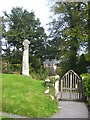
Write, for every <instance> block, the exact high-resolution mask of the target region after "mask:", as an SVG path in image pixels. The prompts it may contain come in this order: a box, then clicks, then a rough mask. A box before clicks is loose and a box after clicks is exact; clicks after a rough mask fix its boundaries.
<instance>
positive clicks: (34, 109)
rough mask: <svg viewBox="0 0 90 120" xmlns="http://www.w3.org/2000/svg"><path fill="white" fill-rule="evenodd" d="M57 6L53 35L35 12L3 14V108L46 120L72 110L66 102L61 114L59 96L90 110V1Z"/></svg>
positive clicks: (18, 10) (0, 23) (17, 9)
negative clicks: (44, 26) (46, 29)
mask: <svg viewBox="0 0 90 120" xmlns="http://www.w3.org/2000/svg"><path fill="white" fill-rule="evenodd" d="M59 5H60V6H58V3H57V2H55V6H54V14H58V16H57V18H56V20H55V18H54V17H52V18H53V19H52V22H51V23H50V25H49V30H50V33H49V35H47V34H46V33H45V29H44V28H43V27H42V26H41V23H40V20H39V19H38V18H36V16H35V14H34V12H33V11H31V12H28V11H27V10H26V9H23V8H20V7H13V8H12V10H11V13H10V14H8V13H7V12H4V17H0V28H2V29H1V31H0V34H1V33H2V36H0V45H1V43H2V49H1V46H0V63H1V64H0V72H1V73H0V75H1V78H2V79H1V81H0V83H1V84H0V85H1V88H2V89H1V91H0V92H1V93H2V94H0V95H1V96H0V97H1V99H2V102H1V103H0V104H2V107H1V109H0V112H2V113H6V114H9V115H10V114H11V115H17V116H23V117H29V118H48V117H51V116H52V115H53V114H55V113H56V116H57V117H60V116H58V115H60V114H59V113H58V112H60V111H62V112H61V113H62V114H61V115H63V117H64V116H65V115H64V114H65V113H68V111H69V110H70V109H69V108H65V106H64V107H63V108H65V110H64V111H66V110H67V112H65V113H63V109H62V108H61V106H60V101H61V100H62V101H69V103H70V101H73V102H76V101H78V102H79V103H80V104H81V103H82V102H84V108H85V105H86V104H87V106H88V107H89V108H90V41H89V38H90V36H89V33H90V30H89V27H88V26H90V25H89V24H90V23H89V21H88V19H89V18H88V16H89V15H88V13H89V12H88V10H89V9H90V8H89V6H90V3H88V4H87V3H85V4H84V3H72V4H71V3H67V4H65V3H63V2H62V3H60V4H59ZM74 13H76V14H74ZM59 14H60V16H59ZM84 14H85V15H86V16H84ZM61 16H62V17H61ZM57 20H58V21H57ZM7 26H8V27H7ZM62 104H63V102H62ZM75 104H76V103H75ZM66 105H67V106H68V105H69V104H68V102H66ZM71 107H72V106H71ZM81 108H82V106H81ZM72 109H73V108H72ZM76 109H77V108H75V111H76ZM86 109H87V108H86ZM73 113H74V112H73ZM87 113H88V111H87V112H86V117H87V116H88V115H87ZM69 114H70V113H69ZM2 115H3V116H4V114H2ZM2 115H1V116H2ZM72 115H73V114H72ZM81 115H82V113H81ZM1 116H0V117H1ZM74 116H75V114H74ZM4 117H5V116H4ZM69 117H70V116H69Z"/></svg>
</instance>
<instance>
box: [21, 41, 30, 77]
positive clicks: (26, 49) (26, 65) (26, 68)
mask: <svg viewBox="0 0 90 120" xmlns="http://www.w3.org/2000/svg"><path fill="white" fill-rule="evenodd" d="M29 44H30V42H29V41H28V40H27V39H26V40H24V42H23V45H24V51H23V61H22V74H23V75H26V76H29Z"/></svg>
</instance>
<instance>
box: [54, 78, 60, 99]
mask: <svg viewBox="0 0 90 120" xmlns="http://www.w3.org/2000/svg"><path fill="white" fill-rule="evenodd" d="M58 93H59V80H57V81H56V82H55V97H57V99H58Z"/></svg>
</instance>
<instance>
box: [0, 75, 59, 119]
mask: <svg viewBox="0 0 90 120" xmlns="http://www.w3.org/2000/svg"><path fill="white" fill-rule="evenodd" d="M45 90H46V86H45V84H44V81H40V80H33V79H31V78H30V77H27V76H22V75H14V74H2V111H3V112H6V113H12V114H17V115H20V116H25V117H30V118H47V117H50V116H51V115H52V114H53V113H55V112H56V111H58V107H57V103H56V100H54V101H52V100H51V99H50V97H49V96H48V95H46V94H44V91H45Z"/></svg>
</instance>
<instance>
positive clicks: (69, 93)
mask: <svg viewBox="0 0 90 120" xmlns="http://www.w3.org/2000/svg"><path fill="white" fill-rule="evenodd" d="M60 99H62V100H80V101H81V100H82V80H81V79H80V77H79V76H78V75H77V74H76V73H75V72H74V71H73V70H69V71H68V72H67V73H66V74H65V75H64V76H63V77H62V78H61V92H60Z"/></svg>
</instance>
